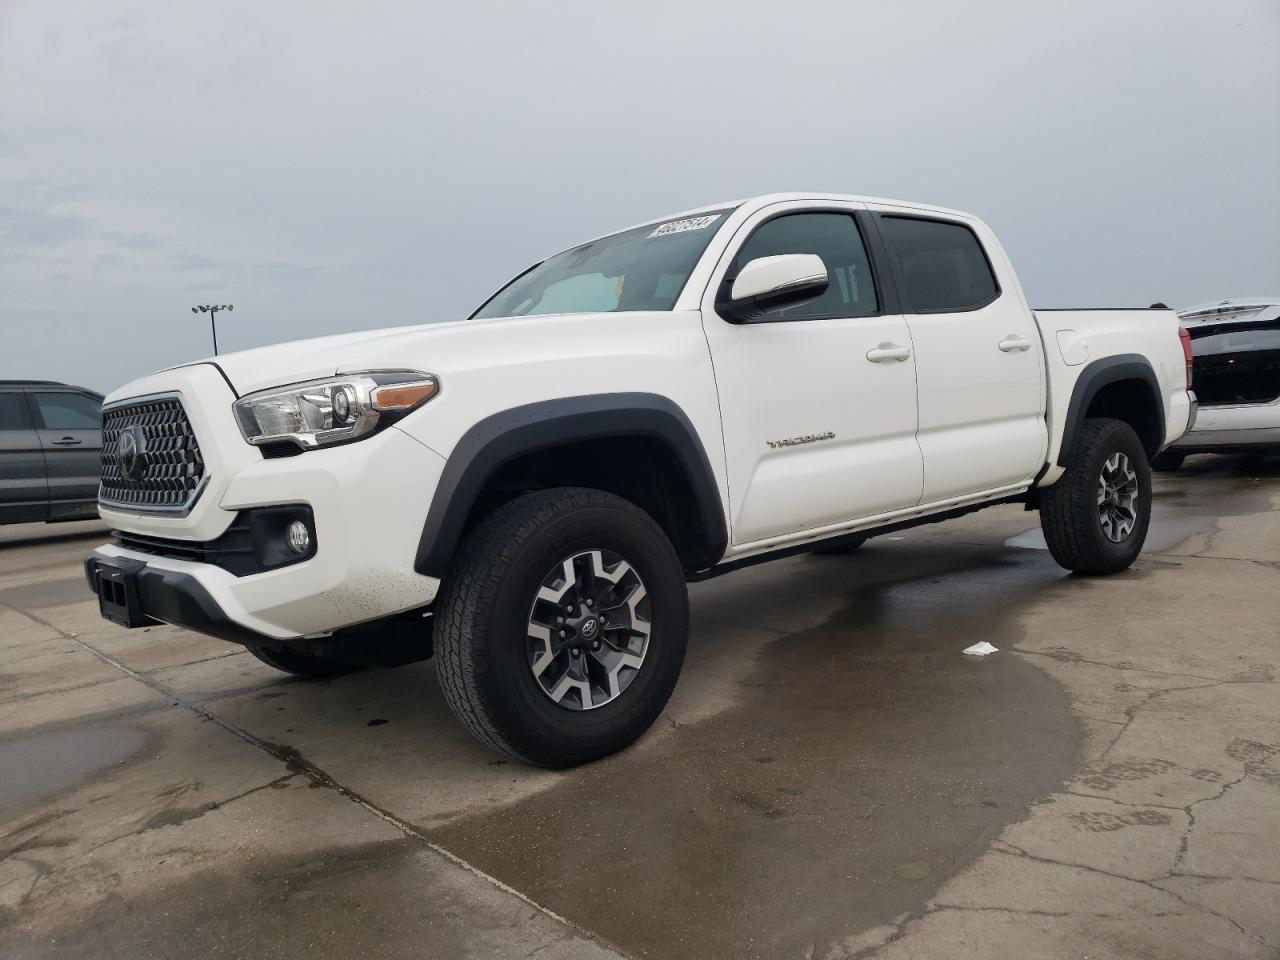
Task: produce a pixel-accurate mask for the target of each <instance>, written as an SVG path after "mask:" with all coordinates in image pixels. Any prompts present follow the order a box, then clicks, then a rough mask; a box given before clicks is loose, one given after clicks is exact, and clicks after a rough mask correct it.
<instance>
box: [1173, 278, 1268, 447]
mask: <svg viewBox="0 0 1280 960" xmlns="http://www.w3.org/2000/svg"><path fill="white" fill-rule="evenodd" d="M1178 316H1179V317H1180V318H1181V320H1182V325H1183V326H1184V327H1185V328H1186V330H1187V333H1188V335H1189V336H1190V337H1191V350H1192V353H1193V355H1194V372H1193V375H1192V382H1193V383H1194V384H1195V388H1196V393H1197V394H1198V395H1199V397H1200V403H1201V407H1200V415H1199V416H1198V417H1197V418H1196V423H1195V429H1194V430H1190V431H1188V432H1187V434H1186V436H1184V437H1183V438H1182V439H1181V440H1179V441H1178V442H1177V443H1175V444H1174V445H1173V446H1172V447H1170V448H1169V449H1168V450H1166V451H1165V452H1164V453H1162V454H1160V455H1159V456H1158V457H1156V458H1155V460H1153V461H1152V466H1154V467H1155V468H1156V469H1157V470H1177V469H1178V468H1179V467H1180V466H1182V461H1183V460H1184V459H1185V458H1186V457H1187V456H1188V455H1190V454H1193V453H1249V452H1264V451H1271V450H1274V451H1280V298H1276V297H1248V298H1242V299H1237V300H1220V301H1218V302H1217V303H1206V304H1204V305H1203V306H1199V307H1191V308H1189V309H1187V310H1183V311H1181V312H1180V313H1179V314H1178Z"/></svg>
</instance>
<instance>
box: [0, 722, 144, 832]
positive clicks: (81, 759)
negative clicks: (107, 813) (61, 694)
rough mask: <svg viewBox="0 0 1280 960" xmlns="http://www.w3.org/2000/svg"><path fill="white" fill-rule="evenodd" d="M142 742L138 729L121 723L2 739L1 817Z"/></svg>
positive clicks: (72, 782) (122, 756)
mask: <svg viewBox="0 0 1280 960" xmlns="http://www.w3.org/2000/svg"><path fill="white" fill-rule="evenodd" d="M145 742H146V734H145V733H143V732H142V731H141V730H137V729H135V728H133V727H130V726H126V725H124V724H119V723H104V724H101V725H98V726H78V727H74V728H72V729H69V730H50V731H45V732H41V733H33V734H29V735H25V736H21V735H20V736H8V737H6V738H4V739H0V817H5V816H8V815H11V814H14V813H18V812H20V811H22V810H23V808H24V807H29V806H31V805H32V804H33V803H36V802H38V801H40V800H42V799H45V798H47V797H51V796H53V795H54V794H57V793H61V792H62V791H63V790H67V789H70V788H71V787H74V786H77V785H78V784H80V783H82V782H83V781H85V780H87V779H88V778H89V776H90V775H91V774H93V773H96V772H97V771H99V770H103V769H105V768H107V767H110V766H114V765H115V764H118V763H119V762H120V761H122V760H127V759H128V758H129V757H132V756H133V755H134V754H135V753H137V752H138V751H139V750H141V749H142V746H143V744H144V743H145ZM6 771H10V772H12V771H21V774H22V775H21V776H12V775H8V774H6Z"/></svg>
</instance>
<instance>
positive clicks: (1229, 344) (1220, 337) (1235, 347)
mask: <svg viewBox="0 0 1280 960" xmlns="http://www.w3.org/2000/svg"><path fill="white" fill-rule="evenodd" d="M1188 332H1189V333H1190V334H1191V352H1192V353H1193V354H1195V356H1197V357H1212V356H1214V355H1216V354H1220V353H1252V352H1255V351H1266V350H1280V320H1275V321H1272V322H1270V323H1256V324H1240V325H1239V326H1229V325H1225V324H1224V325H1221V326H1212V327H1195V328H1192V329H1191V330H1189V331H1188Z"/></svg>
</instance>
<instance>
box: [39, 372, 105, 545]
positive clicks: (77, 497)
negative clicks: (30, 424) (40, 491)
mask: <svg viewBox="0 0 1280 960" xmlns="http://www.w3.org/2000/svg"><path fill="white" fill-rule="evenodd" d="M28 398H29V399H30V401H31V412H32V414H33V415H34V417H35V423H36V430H37V432H38V433H39V435H40V445H41V447H42V448H43V449H44V459H45V464H46V465H47V468H48V476H49V500H50V511H51V513H52V515H53V517H54V518H55V519H57V518H58V517H59V516H78V515H81V514H84V513H86V510H85V509H83V506H84V503H85V502H86V501H90V502H93V503H96V502H97V499H98V477H99V475H100V474H101V473H102V400H101V399H100V398H98V397H95V396H92V395H90V394H87V393H81V392H80V391H77V390H40V389H37V390H32V391H31V393H30V394H28ZM72 503H74V504H77V505H76V506H72V505H71V504H72ZM94 512H96V507H95V509H94V511H90V512H89V513H90V514H92V513H94Z"/></svg>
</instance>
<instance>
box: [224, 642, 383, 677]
mask: <svg viewBox="0 0 1280 960" xmlns="http://www.w3.org/2000/svg"><path fill="white" fill-rule="evenodd" d="M248 649H249V652H250V653H252V654H253V655H254V656H255V657H257V658H258V659H259V660H261V661H262V662H263V663H265V664H266V665H267V666H269V667H275V668H276V669H277V670H283V671H284V672H285V673H291V674H293V675H294V676H295V677H313V678H319V677H340V676H342V675H343V674H344V673H354V672H355V671H356V670H359V669H360V668H359V667H358V666H355V665H353V664H350V663H341V662H339V661H337V660H330V659H328V658H327V657H318V656H316V655H315V654H312V653H303V652H302V651H301V650H290V649H289V648H288V647H249V648H248Z"/></svg>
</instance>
